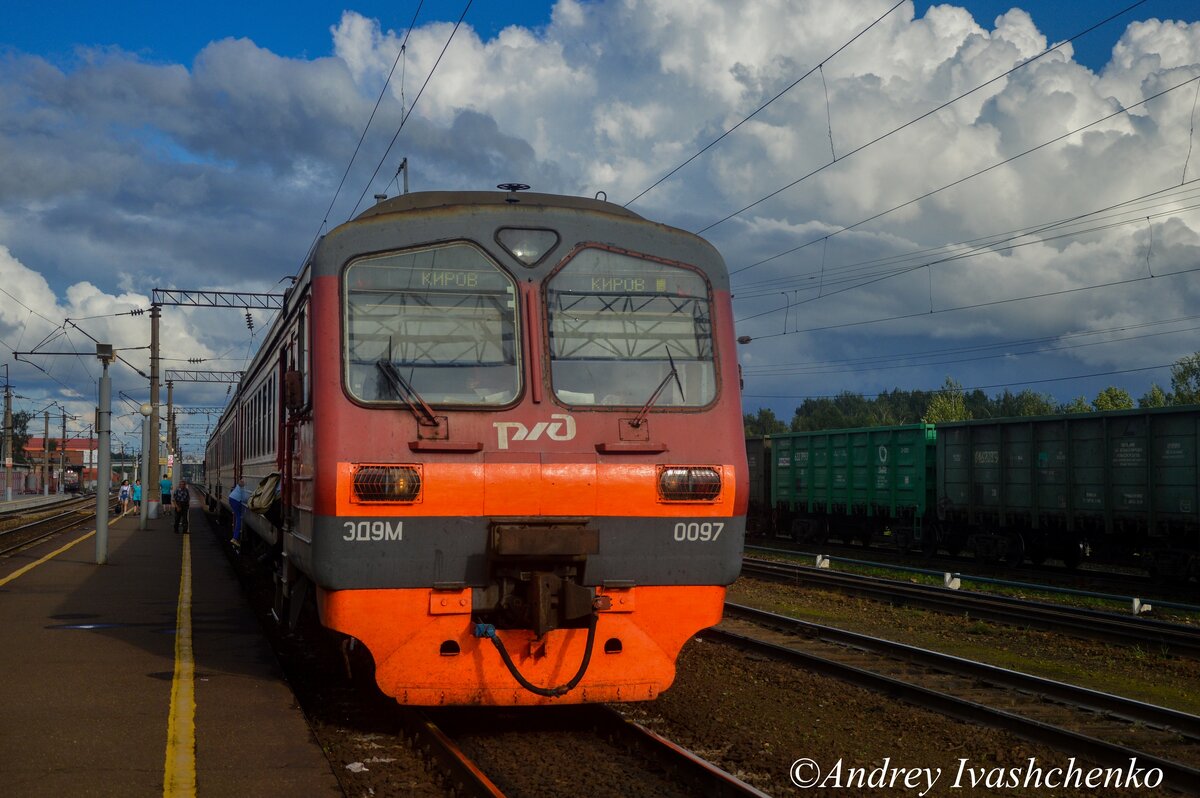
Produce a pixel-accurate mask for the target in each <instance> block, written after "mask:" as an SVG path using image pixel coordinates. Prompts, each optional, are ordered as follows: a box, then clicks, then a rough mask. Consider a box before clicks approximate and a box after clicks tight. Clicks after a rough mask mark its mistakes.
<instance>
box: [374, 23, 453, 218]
mask: <svg viewBox="0 0 1200 798" xmlns="http://www.w3.org/2000/svg"><path fill="white" fill-rule="evenodd" d="M472 2H474V0H467V4H466V5H465V6H464V7H463V10H462V14H461V15H459V18H458V22H456V23H454V29H453V30H452V31H450V35H449V36H448V37H446V43H445V44H444V45H443V46H442V51H441V52H440V53H438V57H437V60H436V61H434V62H433V67H432V68H431V69H430V70H429V74H428V75H426V76H425V82H424V83H422V84H421V88H420V90H419V91H418V92H417V96H416V97H414V98H413V101H412V105H410V106H409V107H408V110H407V111H405V112H404V116H403V117H401V119H400V126H399V127H397V128H396V134H395V135H394V136H392V140H391V142H389V143H388V146H387V149H386V150H384V153H383V157H382V158H380V159H379V164H378V165H377V166H376V167H375V171H374V172H372V173H371V179H370V180H368V181H367V184H366V185H365V186H363V190H362V194H360V195H359V197H358V202H356V203H355V204H354V210H352V211H351V212H350V218H354V214H356V213H358V208H359V206H360V205H362V201H363V198H364V197H366V196H367V192H368V191H370V190H371V184H372V183H374V182H375V178H376V177H378V175H379V170H380V169H382V168H383V164H384V162H385V161H387V157H388V155H389V154H391V152H392V147H394V146H395V145H396V139H398V138H400V131H402V130H404V125H405V124H406V123H407V122H408V118H409V117H410V116H411V115H412V112H413V111H415V110H416V108H417V103H419V102H420V101H421V95H422V94H424V93H425V87H426V86H428V85H429V81H430V80H432V79H433V75H434V73H435V72H437V68H438V65H439V64H441V63H442V58H443V57H444V56H445V55H446V50H447V49H449V47H450V42H452V41H454V35H455V34H456V33H458V29H459V27H460V26H461V25H462V22H463V20H464V19H466V16H467V12H468V11H469V10H470V9H471V3H472Z"/></svg>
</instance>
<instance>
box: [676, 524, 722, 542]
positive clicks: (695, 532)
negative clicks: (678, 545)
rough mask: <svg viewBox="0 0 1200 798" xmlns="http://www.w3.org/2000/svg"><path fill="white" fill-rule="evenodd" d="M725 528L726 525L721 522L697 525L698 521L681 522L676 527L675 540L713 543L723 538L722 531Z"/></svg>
mask: <svg viewBox="0 0 1200 798" xmlns="http://www.w3.org/2000/svg"><path fill="white" fill-rule="evenodd" d="M724 528H725V524H723V523H721V522H720V521H716V522H709V521H705V522H703V523H697V522H696V521H692V522H690V523H689V522H685V521H680V522H679V523H678V524H676V525H675V539H676V540H677V541H680V542H683V541H685V540H686V541H690V542H693V543H694V542H697V541H699V542H701V543H711V542H713V541H714V540H716V539H717V538H719V537H720V536H721V530H722V529H724Z"/></svg>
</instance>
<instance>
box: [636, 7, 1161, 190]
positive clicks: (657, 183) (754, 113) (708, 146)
mask: <svg viewBox="0 0 1200 798" xmlns="http://www.w3.org/2000/svg"><path fill="white" fill-rule="evenodd" d="M905 2H907V0H900V2H898V3H896V5H894V6H892V7H891V8H889V9H888V10H887V11H886V12H884V13H883V14H882V15H880V16H879V17H877V18H876V19H875V21H874V22H872V23H871V24H870V25H868V26H867V27H865V28H863V29H862V30H860V31H859V32H858V33H856V34H854V36H852V37H850V39H849V40H848V41H847V42H846V43H845V44H843V45H842V46H841V47H839V48H837V49H836V50H834V51H833V52H832V53H830V54H829V55H827V56H825V59H824V60H823V61H821V62H820V63H818V64H817V65H816V66H814V67H812V68H811V69H809V70H808V71H807V72H805V73H804V74H803V75H801V76H800V77H798V78H796V79H795V80H794V81H792V82H791V83H790V84H788V86H787V88H785V89H784V90H783V91H781V92H779V93H778V94H776V95H775V96H774V97H772V98H771V99H769V100H767V101H766V102H765V103H763V104H762V105H760V106H758V108H756V109H754V110H753V111H752V112H750V113H749V114H748V115H747V116H745V117H743V118H742V120H741V121H740V122H738V123H737V124H736V125H734V126H733V127H731V128H729V129H728V130H726V131H725V132H724V133H722V134H721V135H719V136H717V137H716V138H715V139H713V140H712V141H710V142H709V143H708V144H705V145H704V146H703V147H701V148H700V150H699V152H697V153H696V154H694V155H693V156H692V157H690V158H688V159H687V160H686V161H684V162H683V163H681V164H679V166H676V167H675V168H674V169H672V170H671V171H669V172H667V173H666V174H665V175H663V176H662V177H660V178H659V179H658V180H657V181H655V182H654V183H653V184H652V185H650V186H649V187H647V188H645V189H642V191H641V193H640V194H638V195H637V196H636V197H634V198H633V199H631V200H629V201H628V202H626V203H625V205H624V206H623V207H626V208H628V207H629V206H630V205H632V204H633V203H635V202H637V201H638V200H640V199H641V198H642V197H644V196H646V195H647V194H649V193H650V192H651V191H653V190H654V189H656V188H658V187H659V186H660V185H662V184H663V183H664V182H666V181H667V180H668V179H670V178H671V177H672V176H673V175H674V174H675V173H676V172H678V171H679V170H680V169H682V168H684V167H685V166H687V165H688V164H690V163H691V162H692V161H694V160H696V159H697V158H699V157H700V156H701V155H703V154H704V153H706V152H708V151H709V150H710V149H711V148H712V147H714V146H715V145H716V144H718V143H719V142H720V141H721V140H722V139H724V138H725V137H726V136H728V135H729V134H730V133H733V132H734V131H735V130H737V129H738V128H740V127H741V126H742V125H744V124H746V123H747V122H749V121H750V120H751V119H753V118H754V117H755V116H758V114H759V112H760V111H762V110H763V109H765V108H766V107H767V106H768V105H770V104H771V103H773V102H775V101H776V100H778V99H779V98H780V97H782V96H783V95H785V94H787V93H788V92H789V91H791V90H792V89H794V88H795V87H796V86H797V85H799V84H800V83H801V82H802V81H803V80H804V79H805V78H807V77H808V76H809V75H811V74H812V73H813V72H816V71H818V70H819V69H821V67H823V66H824V65H825V64H827V63H829V62H830V61H831V60H832V59H833V57H834V56H836V55H837V54H838V53H840V52H842V50H845V49H846V48H847V47H849V46H850V45H851V44H853V43H854V42H855V41H857V40H858V38H859V37H860V36H862V35H863V34H865V33H866V32H867V31H869V30H871V28H873V27H875V26H876V25H878V24H879V23H880V22H882V21H883V20H884V19H885V18H886V17H887V16H888V15H890V14H891V13H892V12H893V11H895V10H896V9H897V8H899V7H900V6H902V5H904V3H905ZM1143 2H1144V0H1143ZM825 98H826V101H827V102H828V99H829V92H828V90H826V94H825ZM829 144H830V147H831V148H832V146H833V130H832V126H831V127H830V133H829Z"/></svg>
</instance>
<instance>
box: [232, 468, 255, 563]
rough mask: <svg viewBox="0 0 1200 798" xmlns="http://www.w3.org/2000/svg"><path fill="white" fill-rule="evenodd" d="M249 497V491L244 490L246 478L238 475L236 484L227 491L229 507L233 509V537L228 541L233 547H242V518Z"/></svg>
mask: <svg viewBox="0 0 1200 798" xmlns="http://www.w3.org/2000/svg"><path fill="white" fill-rule="evenodd" d="M249 499H250V491H248V490H246V480H245V479H243V478H241V477H238V481H237V484H236V485H234V486H233V490H231V491H229V508H230V509H231V510H233V537H232V538H231V539H230V543H232V544H233V547H234V548H235V549H240V548H241V547H242V518H243V516H245V514H246V502H247V501H249Z"/></svg>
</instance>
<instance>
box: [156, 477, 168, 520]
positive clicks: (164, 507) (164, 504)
mask: <svg viewBox="0 0 1200 798" xmlns="http://www.w3.org/2000/svg"><path fill="white" fill-rule="evenodd" d="M158 487H159V489H160V490H161V491H162V510H163V512H164V513H165V512H166V511H167V510H170V509H171V478H170V477H169V476H167V475H166V474H163V478H162V481H161V482H159V483H158Z"/></svg>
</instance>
